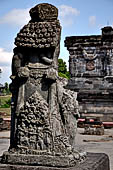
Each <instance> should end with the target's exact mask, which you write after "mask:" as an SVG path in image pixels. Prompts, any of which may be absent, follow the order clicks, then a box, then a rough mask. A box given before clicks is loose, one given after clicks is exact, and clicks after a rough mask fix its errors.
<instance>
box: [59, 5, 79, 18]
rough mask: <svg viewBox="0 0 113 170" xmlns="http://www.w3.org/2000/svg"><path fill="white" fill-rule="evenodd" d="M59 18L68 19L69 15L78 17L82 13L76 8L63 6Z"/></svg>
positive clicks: (60, 8)
mask: <svg viewBox="0 0 113 170" xmlns="http://www.w3.org/2000/svg"><path fill="white" fill-rule="evenodd" d="M59 10H60V11H59V16H61V17H66V16H67V15H75V16H78V15H79V14H80V11H78V10H77V9H76V8H72V7H71V6H67V5H61V6H60V7H59Z"/></svg>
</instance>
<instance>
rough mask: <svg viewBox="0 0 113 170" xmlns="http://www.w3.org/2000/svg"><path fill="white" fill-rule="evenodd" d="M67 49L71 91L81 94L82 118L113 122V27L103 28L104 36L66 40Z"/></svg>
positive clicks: (79, 96)
mask: <svg viewBox="0 0 113 170" xmlns="http://www.w3.org/2000/svg"><path fill="white" fill-rule="evenodd" d="M65 46H66V47H67V49H68V51H69V54H70V56H69V70H70V74H71V79H70V80H69V83H68V86H67V88H69V89H71V90H74V91H76V92H78V102H79V105H80V110H79V111H80V114H81V116H82V117H84V116H85V117H97V118H98V117H99V118H100V120H101V121H113V28H112V27H110V26H107V27H104V28H102V35H93V36H71V37H66V40H65Z"/></svg>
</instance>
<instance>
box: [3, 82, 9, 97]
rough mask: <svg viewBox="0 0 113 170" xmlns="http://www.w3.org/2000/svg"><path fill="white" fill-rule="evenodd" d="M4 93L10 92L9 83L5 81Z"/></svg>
mask: <svg viewBox="0 0 113 170" xmlns="http://www.w3.org/2000/svg"><path fill="white" fill-rule="evenodd" d="M4 93H6V95H9V94H10V90H9V84H8V83H7V82H5V88H4Z"/></svg>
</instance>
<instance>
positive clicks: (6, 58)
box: [0, 48, 13, 68]
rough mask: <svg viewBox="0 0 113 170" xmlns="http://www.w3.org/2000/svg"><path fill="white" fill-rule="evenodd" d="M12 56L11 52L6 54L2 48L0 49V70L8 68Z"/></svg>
mask: <svg viewBox="0 0 113 170" xmlns="http://www.w3.org/2000/svg"><path fill="white" fill-rule="evenodd" d="M12 56H13V53H12V52H7V51H5V50H4V49H3V48H0V68H2V67H8V66H10V65H11V60H12Z"/></svg>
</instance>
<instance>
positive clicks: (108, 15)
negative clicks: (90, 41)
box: [0, 0, 113, 84]
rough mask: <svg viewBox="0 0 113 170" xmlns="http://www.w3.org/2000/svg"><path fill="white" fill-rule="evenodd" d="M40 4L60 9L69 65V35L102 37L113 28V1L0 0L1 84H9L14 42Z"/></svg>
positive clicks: (63, 53)
mask: <svg viewBox="0 0 113 170" xmlns="http://www.w3.org/2000/svg"><path fill="white" fill-rule="evenodd" d="M40 3H50V4H52V5H54V6H56V7H57V8H58V11H59V16H58V18H59V20H60V23H61V26H62V33H61V44H60V56H59V58H62V59H63V60H64V61H66V63H67V66H68V65H69V63H68V60H69V53H68V51H67V49H66V47H64V40H65V37H67V36H82V35H99V34H101V28H103V27H104V26H112V27H113V0H94V1H93V0H56V1H55V0H0V68H1V69H2V74H1V76H0V83H2V84H4V83H5V82H8V83H10V82H11V80H10V78H9V77H10V75H11V60H12V57H13V48H14V47H15V45H14V39H15V37H16V35H17V33H18V32H19V30H20V29H21V28H22V27H23V26H24V25H25V24H27V23H28V21H29V20H30V16H29V10H30V8H32V7H34V6H35V5H37V4H40Z"/></svg>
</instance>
